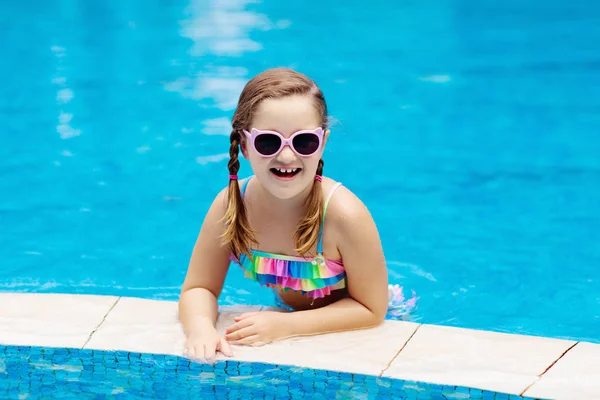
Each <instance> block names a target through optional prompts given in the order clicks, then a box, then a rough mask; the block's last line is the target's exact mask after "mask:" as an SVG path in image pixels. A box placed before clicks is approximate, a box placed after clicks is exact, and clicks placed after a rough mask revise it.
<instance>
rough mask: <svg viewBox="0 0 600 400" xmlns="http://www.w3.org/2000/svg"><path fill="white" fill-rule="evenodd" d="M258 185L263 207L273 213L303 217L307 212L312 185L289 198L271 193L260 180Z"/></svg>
mask: <svg viewBox="0 0 600 400" xmlns="http://www.w3.org/2000/svg"><path fill="white" fill-rule="evenodd" d="M258 183H259V184H258V185H256V186H258V190H259V193H260V198H261V202H260V204H261V208H264V209H266V210H269V212H270V213H271V214H275V215H287V216H296V217H298V218H299V217H301V216H302V215H304V213H305V212H306V205H305V204H306V199H307V198H308V196H309V194H310V191H311V189H312V186H308V187H306V188H305V189H304V190H303V191H302V192H300V193H299V194H298V195H296V196H294V197H292V198H289V199H279V198H277V197H275V196H273V195H272V194H271V193H269V191H268V190H266V189H265V188H264V187H263V186H262V185H261V184H260V182H258Z"/></svg>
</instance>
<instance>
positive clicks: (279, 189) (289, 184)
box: [264, 172, 309, 200]
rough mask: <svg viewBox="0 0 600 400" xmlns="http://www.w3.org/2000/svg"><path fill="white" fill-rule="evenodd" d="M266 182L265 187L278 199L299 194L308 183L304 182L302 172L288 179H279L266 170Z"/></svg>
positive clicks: (289, 197) (287, 198)
mask: <svg viewBox="0 0 600 400" xmlns="http://www.w3.org/2000/svg"><path fill="white" fill-rule="evenodd" d="M268 174H269V175H268V179H267V182H268V183H267V184H266V185H264V186H265V188H266V189H267V190H268V191H269V192H270V193H271V195H273V197H275V198H278V199H280V200H289V199H292V198H294V197H296V196H298V195H299V194H301V193H302V192H303V191H304V190H305V189H306V187H307V185H308V184H309V182H306V179H304V178H305V177H304V176H303V174H300V175H298V176H296V177H294V179H292V180H290V181H280V180H278V179H277V178H276V177H274V176H273V175H272V174H271V172H268Z"/></svg>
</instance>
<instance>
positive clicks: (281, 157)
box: [277, 145, 296, 164]
mask: <svg viewBox="0 0 600 400" xmlns="http://www.w3.org/2000/svg"><path fill="white" fill-rule="evenodd" d="M277 161H278V162H280V163H282V164H291V163H293V162H294V161H296V154H295V153H294V152H293V151H292V149H290V146H288V145H285V146H284V147H283V149H282V150H281V152H280V153H279V154H278V155H277Z"/></svg>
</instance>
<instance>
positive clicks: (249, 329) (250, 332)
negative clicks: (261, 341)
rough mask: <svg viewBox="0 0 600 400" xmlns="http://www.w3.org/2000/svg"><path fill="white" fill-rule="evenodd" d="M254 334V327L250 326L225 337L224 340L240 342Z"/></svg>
mask: <svg viewBox="0 0 600 400" xmlns="http://www.w3.org/2000/svg"><path fill="white" fill-rule="evenodd" d="M254 334H256V328H255V327H254V325H251V326H248V327H246V328H242V329H239V330H237V331H235V332H232V333H229V334H227V335H225V339H227V341H228V342H229V341H232V340H240V339H243V338H245V337H247V336H252V335H254Z"/></svg>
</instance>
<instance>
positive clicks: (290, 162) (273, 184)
mask: <svg viewBox="0 0 600 400" xmlns="http://www.w3.org/2000/svg"><path fill="white" fill-rule="evenodd" d="M320 126H321V121H320V118H319V115H318V113H317V111H316V108H315V106H314V104H313V100H312V98H311V97H310V96H300V95H294V96H288V97H283V98H279V99H266V100H264V101H262V103H261V104H260V105H259V107H258V109H257V111H256V114H255V115H254V119H253V121H252V125H251V126H250V127H248V132H250V131H251V130H252V128H255V129H259V130H268V131H275V132H278V133H280V134H281V135H282V136H283V137H285V138H289V137H290V136H291V135H292V134H294V133H295V132H298V131H301V130H314V129H315V128H318V127H320ZM328 134H329V131H326V132H325V134H324V137H323V140H322V144H321V146H320V147H319V149H318V150H317V151H316V153H314V154H312V155H310V156H308V157H305V156H299V155H298V154H296V153H295V152H294V151H293V150H292V149H291V148H290V146H289V145H285V146H284V147H283V149H282V150H281V151H280V152H279V153H278V154H276V155H275V156H272V157H265V156H263V155H261V154H259V153H258V152H257V151H256V149H255V148H254V146H253V145H252V143H251V142H250V140H249V138H248V137H246V136H245V135H244V139H243V145H242V151H243V154H244V157H246V158H247V159H248V160H249V161H250V165H251V166H252V170H253V172H254V175H256V177H257V178H258V179H259V181H260V182H261V184H262V185H263V186H264V187H265V188H266V189H267V190H268V191H269V192H270V193H271V194H273V195H274V196H275V197H277V198H280V199H289V198H292V197H294V196H296V195H298V194H300V193H302V192H303V191H304V190H305V189H306V188H307V187H308V186H310V185H312V184H313V181H314V178H315V174H316V171H317V166H318V164H319V159H320V158H321V155H322V154H323V148H324V146H325V141H326V138H327V135H328ZM278 170H279V171H278ZM280 170H284V171H289V170H296V172H292V173H287V172H283V173H282V172H281V171H280Z"/></svg>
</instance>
